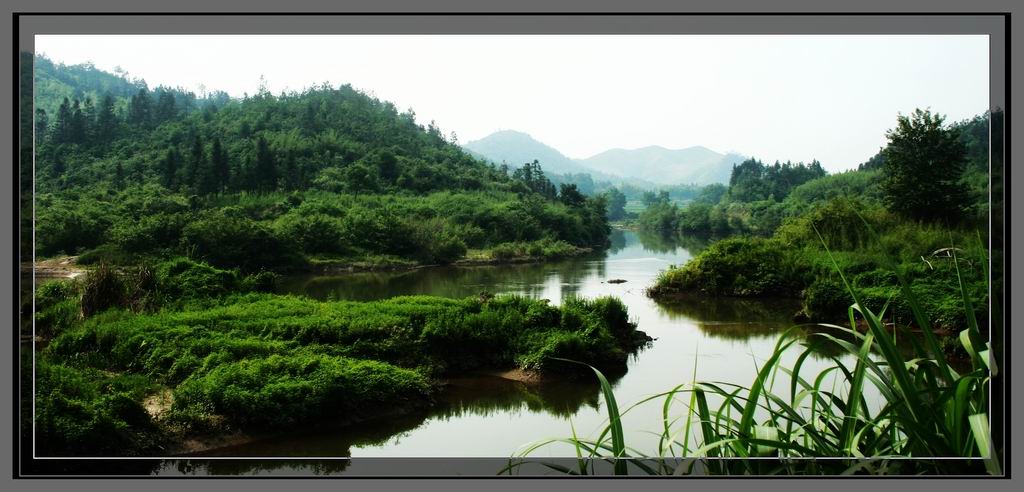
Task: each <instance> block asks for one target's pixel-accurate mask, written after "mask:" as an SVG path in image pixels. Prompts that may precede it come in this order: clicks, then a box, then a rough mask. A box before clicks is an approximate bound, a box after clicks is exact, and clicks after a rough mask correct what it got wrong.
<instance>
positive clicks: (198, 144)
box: [184, 135, 212, 194]
mask: <svg viewBox="0 0 1024 492" xmlns="http://www.w3.org/2000/svg"><path fill="white" fill-rule="evenodd" d="M205 168H206V151H205V150H204V149H203V139H202V138H201V137H200V136H199V135H196V136H195V137H193V138H192V151H191V152H190V153H189V159H188V165H187V166H186V168H185V182H184V185H185V186H186V187H187V188H192V189H194V190H196V192H197V193H199V194H202V193H203V192H202V191H201V190H200V188H203V189H205V188H208V187H211V184H210V183H201V182H200V181H201V180H202V179H203V178H206V179H211V178H212V176H202V175H204V174H207V173H204V172H203V171H204V169H205Z"/></svg>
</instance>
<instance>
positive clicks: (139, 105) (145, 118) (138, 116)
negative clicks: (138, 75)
mask: <svg viewBox="0 0 1024 492" xmlns="http://www.w3.org/2000/svg"><path fill="white" fill-rule="evenodd" d="M151 120H152V102H151V101H150V98H149V91H147V90H146V88H145V87H143V88H141V89H139V92H137V93H136V94H135V95H134V96H132V99H131V104H130V105H129V107H128V124H130V125H133V126H136V127H141V128H148V127H149V125H150V123H151Z"/></svg>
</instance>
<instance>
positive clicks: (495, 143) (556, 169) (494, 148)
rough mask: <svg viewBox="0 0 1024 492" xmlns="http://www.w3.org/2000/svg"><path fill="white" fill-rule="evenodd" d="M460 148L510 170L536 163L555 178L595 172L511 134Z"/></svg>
mask: <svg viewBox="0 0 1024 492" xmlns="http://www.w3.org/2000/svg"><path fill="white" fill-rule="evenodd" d="M463 148H465V149H466V150H469V151H470V152H471V153H473V154H476V155H477V156H480V157H483V158H485V159H487V160H490V161H493V162H495V163H498V164H500V163H502V162H504V163H507V164H508V165H509V167H512V168H517V167H520V166H522V165H523V164H526V163H528V162H533V161H534V160H536V161H538V162H540V165H541V167H543V168H544V170H545V171H548V172H552V173H556V174H572V173H593V172H594V170H593V169H589V168H587V167H585V166H583V165H580V164H579V163H578V162H576V161H575V160H573V159H570V158H568V157H566V156H564V155H562V153H561V152H559V151H557V150H555V149H554V148H552V147H550V146H548V145H545V144H543V143H541V142H539V141H537V140H536V139H534V138H533V137H531V136H529V135H527V134H525V133H522V132H517V131H512V130H503V131H499V132H494V133H492V134H490V135H488V136H486V137H484V138H481V139H480V140H474V141H472V142H469V143H467V144H465V145H463Z"/></svg>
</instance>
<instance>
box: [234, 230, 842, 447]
mask: <svg viewBox="0 0 1024 492" xmlns="http://www.w3.org/2000/svg"><path fill="white" fill-rule="evenodd" d="M611 240H612V247H611V248H610V249H609V250H607V251H605V252H602V253H600V254H598V255H594V256H593V257H588V258H577V259H573V260H569V261H562V262H556V263H545V264H531V265H504V266H487V267H463V268H456V267H452V268H431V269H422V270H414V271H408V272H393V273H354V274H345V275H335V276H303V277H293V278H289V279H286V280H285V282H283V285H282V289H283V290H284V291H285V292H291V293H297V294H303V295H307V296H310V297H313V298H317V299H354V300H372V299H382V298H387V297H393V296H399V295H412V294H430V295H439V296H448V297H464V296H471V295H476V294H479V293H480V292H481V291H485V290H486V291H490V292H494V293H517V294H523V295H528V296H531V297H535V298H543V299H550V300H551V301H552V302H553V303H558V302H559V301H560V300H561V299H562V298H564V297H566V296H574V295H575V296H584V297H596V296H604V295H611V296H616V297H618V298H620V299H622V301H623V302H624V303H625V304H626V305H627V307H628V308H629V313H630V316H631V317H632V318H633V320H634V321H635V322H637V323H638V325H639V329H641V330H643V331H645V332H647V334H649V335H650V336H652V337H654V338H655V341H654V342H653V343H652V344H651V345H650V346H649V347H648V348H646V349H644V350H643V351H641V352H640V353H638V354H637V355H636V356H635V357H634V358H633V359H632V360H631V361H630V363H629V370H628V372H627V373H626V374H625V375H624V376H622V377H620V378H618V379H615V380H614V381H613V382H612V383H613V386H614V389H615V396H616V399H617V400H618V403H619V407H620V409H624V408H626V407H628V406H630V405H632V404H633V403H636V402H639V401H641V400H643V399H644V398H646V397H648V396H651V395H654V394H657V393H661V392H665V391H668V390H670V389H672V388H673V387H675V386H676V385H678V384H680V383H685V382H689V381H691V380H692V378H693V377H694V371H695V370H696V377H697V379H699V380H705V381H721V382H730V383H736V384H744V385H749V383H750V382H751V381H752V380H753V378H754V375H755V373H756V367H757V366H758V365H760V364H762V363H763V362H764V360H765V359H766V357H767V356H768V355H769V354H771V352H772V349H773V347H774V345H775V343H776V341H777V340H778V336H779V334H781V333H782V331H784V330H785V329H786V328H788V327H790V326H792V324H793V323H792V321H791V319H792V315H793V313H795V312H796V310H797V309H798V307H799V306H798V305H797V304H796V303H795V301H786V300H778V301H768V302H764V301H761V302H752V301H744V300H735V299H707V300H690V301H674V302H671V303H665V302H660V303H656V302H654V301H653V300H651V299H649V298H647V297H646V296H645V295H644V288H645V287H647V286H649V285H651V284H652V283H653V281H654V278H655V277H656V276H657V275H658V272H660V271H662V270H664V269H666V268H668V267H669V266H670V265H673V264H675V265H679V264H683V263H685V262H686V261H687V260H689V259H690V258H691V257H692V256H693V254H695V253H696V252H698V251H699V249H700V248H702V247H703V246H704V244H702V243H701V242H699V241H694V242H691V243H684V244H678V243H670V242H666V241H665V240H662V239H654V238H648V237H644V236H640V235H637V234H636V233H633V232H628V231H614V232H613V234H612V238H611ZM610 279H623V280H625V281H626V282H625V283H619V284H610V283H608V282H607V281H608V280H610ZM797 355H798V353H790V354H789V357H788V358H787V359H785V361H786V362H787V363H788V364H789V365H790V366H791V365H792V362H793V361H795V359H796V357H797ZM825 355H827V354H820V356H818V357H812V358H810V359H809V360H808V362H807V363H805V365H804V369H803V371H805V372H802V374H803V375H804V377H805V378H811V379H813V377H814V376H816V375H817V373H818V372H820V370H821V369H822V368H824V367H825V366H826V365H828V363H829V361H828V360H827V359H826V358H825ZM777 384H780V385H781V384H785V386H780V387H782V388H786V389H787V391H788V382H777ZM663 401H664V400H663V399H661V398H659V399H657V400H656V401H652V402H649V403H646V404H643V405H640V406H638V407H635V408H633V409H632V410H630V411H629V412H628V413H626V414H625V415H624V417H623V426H624V428H625V438H626V444H627V445H628V446H630V447H632V448H634V449H636V450H638V451H640V452H641V453H646V454H649V455H656V454H657V444H658V437H657V436H655V435H652V434H651V432H654V433H658V432H660V431H661V425H662V416H661V410H662V407H661V405H662V403H663ZM673 408H674V409H675V411H674V412H673V413H674V415H675V416H678V415H681V414H682V413H684V412H685V406H684V405H683V402H680V403H678V404H676V405H675V406H674V407H673ZM605 419H606V415H605V413H604V403H603V401H602V400H601V398H600V396H599V392H598V387H597V386H596V384H590V383H585V382H579V381H577V382H572V383H565V382H563V383H554V384H546V385H541V386H536V385H533V386H530V385H526V384H522V383H518V382H513V381H508V380H504V379H500V378H495V377H465V378H459V379H455V380H453V381H452V384H451V386H450V387H449V388H448V389H447V390H445V391H444V392H443V393H442V394H441V395H439V396H438V405H436V407H435V408H432V409H430V410H429V411H426V412H424V413H422V414H417V415H408V416H404V417H400V418H394V419H388V420H387V421H386V422H381V423H376V424H372V425H360V426H357V428H355V429H351V428H349V429H332V428H330V426H329V425H322V426H319V427H318V428H312V429H308V430H307V431H304V432H300V433H296V434H291V435H289V436H287V437H282V438H277V439H273V440H268V441H262V442H257V443H252V444H248V445H244V446H240V447H235V448H231V449H224V450H221V451H220V452H218V454H223V455H235V456H239V455H253V456H356V457H358V456H406V457H420V456H458V457H470V456H481V457H484V456H491V457H508V456H510V455H512V454H513V453H516V452H517V451H518V450H519V449H520V448H521V447H522V446H524V445H527V444H529V443H531V442H534V441H538V440H542V439H547V438H557V437H567V436H571V434H572V428H573V427H574V428H575V430H576V433H577V435H579V436H581V437H584V436H586V437H590V438H596V437H597V435H598V434H599V433H600V431H601V429H602V428H603V427H604V425H606V420H605ZM532 456H538V457H542V456H575V453H574V451H573V449H572V448H570V447H568V446H567V445H559V446H549V447H545V448H541V449H540V450H538V451H536V452H534V453H532Z"/></svg>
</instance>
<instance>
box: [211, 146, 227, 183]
mask: <svg viewBox="0 0 1024 492" xmlns="http://www.w3.org/2000/svg"><path fill="white" fill-rule="evenodd" d="M210 162H211V164H212V167H213V176H214V178H215V179H216V188H217V189H216V191H224V190H225V189H226V188H227V187H228V183H229V181H230V180H231V166H230V165H229V164H228V152H227V150H225V149H224V147H222V146H221V143H220V139H219V138H214V139H213V148H212V149H211V150H210Z"/></svg>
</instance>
